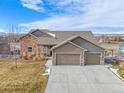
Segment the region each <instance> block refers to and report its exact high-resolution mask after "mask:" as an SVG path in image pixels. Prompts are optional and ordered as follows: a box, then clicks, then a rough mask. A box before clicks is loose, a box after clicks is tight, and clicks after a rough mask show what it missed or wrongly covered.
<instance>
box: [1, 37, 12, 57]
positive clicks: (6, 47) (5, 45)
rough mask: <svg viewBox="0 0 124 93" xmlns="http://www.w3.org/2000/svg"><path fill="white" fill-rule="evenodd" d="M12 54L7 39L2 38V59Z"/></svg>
mask: <svg viewBox="0 0 124 93" xmlns="http://www.w3.org/2000/svg"><path fill="white" fill-rule="evenodd" d="M9 53H10V46H9V44H8V40H7V38H6V37H3V36H0V57H7V56H8V55H9Z"/></svg>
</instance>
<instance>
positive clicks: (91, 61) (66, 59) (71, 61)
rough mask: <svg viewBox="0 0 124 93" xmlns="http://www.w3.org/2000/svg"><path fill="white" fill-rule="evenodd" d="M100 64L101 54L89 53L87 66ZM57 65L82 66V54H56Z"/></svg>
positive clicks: (86, 58)
mask: <svg viewBox="0 0 124 93" xmlns="http://www.w3.org/2000/svg"><path fill="white" fill-rule="evenodd" d="M98 64H100V53H87V54H86V57H85V65H98ZM56 65H80V54H56Z"/></svg>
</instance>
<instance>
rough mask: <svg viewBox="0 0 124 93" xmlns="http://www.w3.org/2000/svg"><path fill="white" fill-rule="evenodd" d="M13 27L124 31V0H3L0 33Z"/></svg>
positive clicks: (1, 1)
mask: <svg viewBox="0 0 124 93" xmlns="http://www.w3.org/2000/svg"><path fill="white" fill-rule="evenodd" d="M12 26H13V27H18V29H19V31H20V32H28V31H30V29H37V28H39V29H49V30H55V31H60V30H74V31H89V30H90V31H92V32H93V33H103V34H106V33H107V34H108V33H112V34H113V33H118V34H122V33H123V34H124V0H0V32H6V31H8V30H9V29H11V28H12Z"/></svg>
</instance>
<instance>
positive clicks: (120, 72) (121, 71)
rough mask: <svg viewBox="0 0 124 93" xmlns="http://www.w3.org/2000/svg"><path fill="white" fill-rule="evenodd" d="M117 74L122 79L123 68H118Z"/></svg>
mask: <svg viewBox="0 0 124 93" xmlns="http://www.w3.org/2000/svg"><path fill="white" fill-rule="evenodd" d="M118 74H119V75H120V76H121V77H122V78H123V79H124V68H120V69H119V70H118Z"/></svg>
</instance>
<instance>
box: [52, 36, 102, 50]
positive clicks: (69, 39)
mask: <svg viewBox="0 0 124 93" xmlns="http://www.w3.org/2000/svg"><path fill="white" fill-rule="evenodd" d="M77 37H81V36H77V35H75V36H72V37H70V38H68V39H66V40H65V41H63V42H61V43H59V44H57V45H56V46H54V47H53V48H52V50H54V49H56V48H58V47H60V46H62V45H64V44H66V43H67V42H69V43H71V44H73V45H75V46H77V47H79V48H81V49H84V48H82V47H80V46H79V45H77V44H75V43H73V42H71V40H73V39H75V38H77ZM81 38H82V37H81ZM83 39H85V38H83ZM85 40H86V39H85ZM87 41H88V40H87ZM88 42H90V41H88ZM91 43H92V42H91ZM92 44H94V43H92ZM94 45H96V46H97V47H100V48H102V49H104V48H103V47H101V46H99V45H97V44H94ZM84 50H87V49H84Z"/></svg>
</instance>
